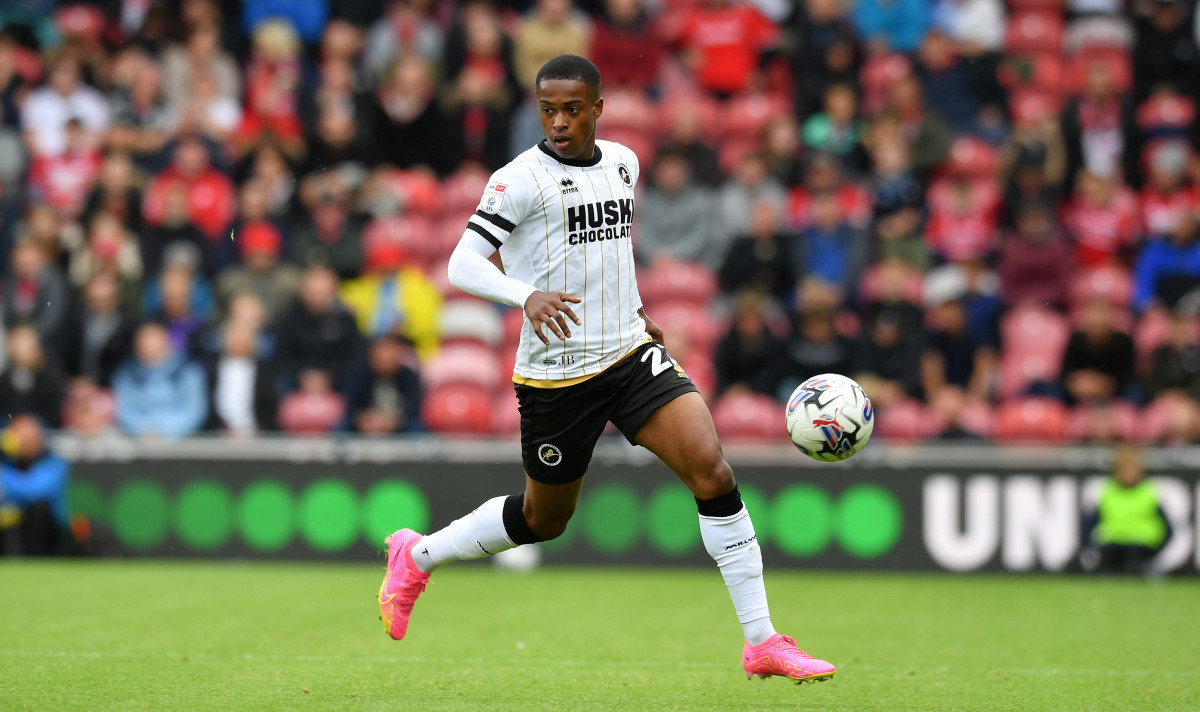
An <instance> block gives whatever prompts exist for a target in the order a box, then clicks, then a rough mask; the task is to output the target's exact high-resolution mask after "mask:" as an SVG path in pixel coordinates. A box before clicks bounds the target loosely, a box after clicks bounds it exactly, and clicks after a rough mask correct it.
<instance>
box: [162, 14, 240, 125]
mask: <svg viewBox="0 0 1200 712" xmlns="http://www.w3.org/2000/svg"><path fill="white" fill-rule="evenodd" d="M162 64H163V82H162V83H163V91H164V92H165V93H166V96H167V103H168V104H170V106H171V108H172V109H173V110H174V111H175V112H177V113H183V112H184V111H186V107H188V106H189V105H190V104H192V102H193V91H194V89H195V88H196V86H197V85H198V84H199V80H200V78H201V77H207V78H208V79H209V80H211V82H212V83H213V84H214V85H215V90H216V95H217V96H219V97H222V98H224V99H227V100H230V101H235V102H236V101H238V100H240V99H241V94H242V91H241V86H242V79H241V73H240V72H239V70H238V65H237V62H236V61H234V59H233V57H231V56H229V54H228V53H226V52H225V50H224V49H222V48H221V31H220V29H219V28H218V27H217V26H216V25H214V24H211V23H202V24H197V25H193V26H192V27H191V28H190V29H189V30H188V34H187V37H186V39H185V40H184V42H183V44H182V45H174V46H172V47H169V48H168V49H167V50H166V51H165V52H164V53H163V59H162Z"/></svg>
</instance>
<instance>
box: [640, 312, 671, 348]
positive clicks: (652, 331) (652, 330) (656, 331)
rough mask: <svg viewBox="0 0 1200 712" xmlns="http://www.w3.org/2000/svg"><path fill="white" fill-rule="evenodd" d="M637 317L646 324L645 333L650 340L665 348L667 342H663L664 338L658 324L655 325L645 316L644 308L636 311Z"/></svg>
mask: <svg viewBox="0 0 1200 712" xmlns="http://www.w3.org/2000/svg"><path fill="white" fill-rule="evenodd" d="M638 316H640V317H642V321H644V322H646V333H647V334H649V335H650V338H652V339H654V340H655V341H657V342H658V343H660V344H662V345H663V346H666V345H667V342H666V341H664V340H663V339H664V338H665V337H664V336H663V330H662V328H660V327H659V325H658V324H655V323H654V321H653V320H651V319H650V317H648V316H646V310H645V309H644V308H642V309H638Z"/></svg>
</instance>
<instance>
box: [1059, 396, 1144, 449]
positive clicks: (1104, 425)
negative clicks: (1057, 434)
mask: <svg viewBox="0 0 1200 712" xmlns="http://www.w3.org/2000/svg"><path fill="white" fill-rule="evenodd" d="M1138 418H1139V415H1138V411H1137V408H1134V407H1133V406H1132V405H1130V404H1129V403H1126V402H1124V401H1118V402H1115V403H1106V404H1098V405H1079V406H1076V407H1075V408H1073V409H1071V413H1070V417H1069V419H1068V420H1067V438H1068V439H1069V440H1080V441H1086V442H1100V443H1111V442H1128V441H1131V440H1133V439H1134V438H1135V437H1136V435H1137V429H1138Z"/></svg>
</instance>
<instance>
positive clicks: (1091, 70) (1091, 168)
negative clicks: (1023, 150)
mask: <svg viewBox="0 0 1200 712" xmlns="http://www.w3.org/2000/svg"><path fill="white" fill-rule="evenodd" d="M1063 135H1064V138H1065V139H1066V144H1067V171H1068V173H1067V174H1068V175H1071V176H1073V175H1076V174H1077V171H1079V170H1080V169H1083V170H1086V171H1088V172H1089V173H1091V174H1092V175H1094V176H1097V177H1103V178H1105V179H1109V180H1114V179H1119V178H1121V177H1124V178H1125V179H1126V180H1130V181H1132V180H1134V179H1135V177H1136V176H1137V158H1138V153H1139V148H1138V146H1137V141H1136V137H1137V135H1136V128H1135V124H1134V116H1133V106H1132V104H1131V103H1130V102H1129V101H1128V100H1127V99H1126V98H1125V97H1123V96H1121V94H1120V93H1119V92H1118V90H1117V85H1116V82H1115V81H1114V79H1113V76H1112V71H1111V69H1109V65H1107V64H1105V63H1103V62H1092V63H1091V64H1089V65H1088V67H1087V73H1086V75H1085V82H1084V86H1083V93H1082V94H1081V95H1080V96H1079V97H1077V98H1074V99H1072V100H1071V101H1070V102H1068V103H1067V106H1066V108H1065V109H1064V110H1063Z"/></svg>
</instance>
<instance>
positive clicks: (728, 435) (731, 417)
mask: <svg viewBox="0 0 1200 712" xmlns="http://www.w3.org/2000/svg"><path fill="white" fill-rule="evenodd" d="M712 416H713V422H714V423H715V424H716V426H717V432H718V433H719V434H720V436H721V438H722V439H725V440H731V441H744V442H769V441H773V442H779V441H780V439H781V438H786V437H787V432H786V430H785V428H784V425H783V407H782V406H780V405H779V404H778V403H776V402H775V401H774V399H772V398H768V397H767V396H764V395H761V394H758V393H747V392H738V393H728V394H726V395H724V396H722V397H721V398H720V399H719V400H717V402H716V403H715V404H714V405H713V408H712Z"/></svg>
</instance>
